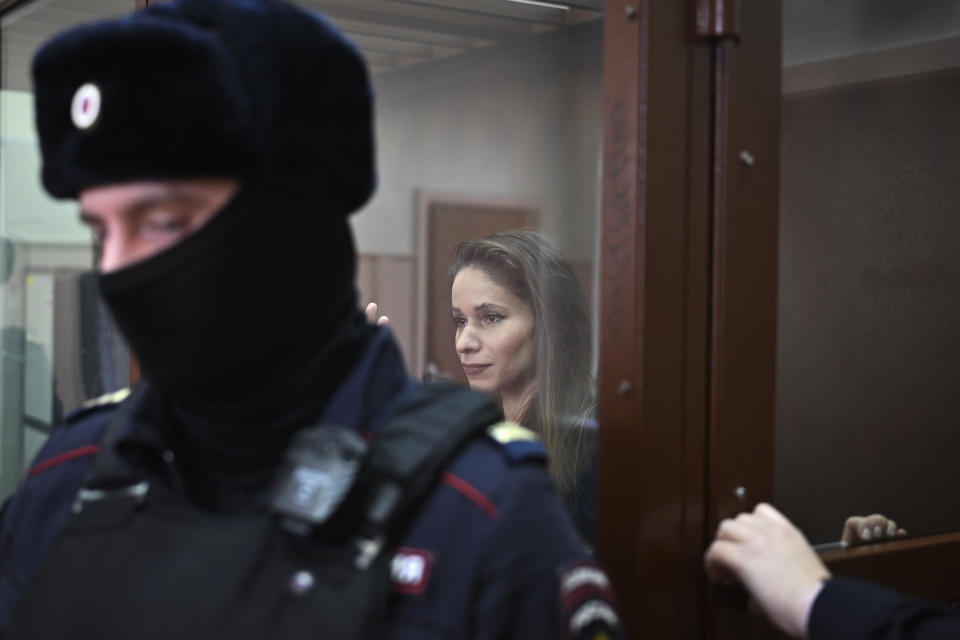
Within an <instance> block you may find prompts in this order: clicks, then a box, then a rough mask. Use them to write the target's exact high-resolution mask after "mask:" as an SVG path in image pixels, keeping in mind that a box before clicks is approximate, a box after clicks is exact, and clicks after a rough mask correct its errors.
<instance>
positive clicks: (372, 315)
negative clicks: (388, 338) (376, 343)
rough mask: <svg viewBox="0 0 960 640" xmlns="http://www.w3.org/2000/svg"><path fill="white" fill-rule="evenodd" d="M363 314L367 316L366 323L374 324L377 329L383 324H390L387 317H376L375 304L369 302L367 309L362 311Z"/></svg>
mask: <svg viewBox="0 0 960 640" xmlns="http://www.w3.org/2000/svg"><path fill="white" fill-rule="evenodd" d="M364 313H366V314H367V322H369V323H370V324H373V323H376V324H377V326H378V327H381V326H383V325H385V324H390V318H388V317H387V316H380V317H379V318H378V317H377V303H376V302H371V303H370V304H368V305H367V308H366V309H365V310H364Z"/></svg>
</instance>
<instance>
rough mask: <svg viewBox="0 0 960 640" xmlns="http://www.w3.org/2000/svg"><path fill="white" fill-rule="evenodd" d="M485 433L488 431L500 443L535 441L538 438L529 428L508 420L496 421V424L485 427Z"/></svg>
mask: <svg viewBox="0 0 960 640" xmlns="http://www.w3.org/2000/svg"><path fill="white" fill-rule="evenodd" d="M487 433H489V434H490V437H491V438H493V439H494V440H496V441H497V442H499V443H500V444H507V443H509V442H516V441H517V440H533V441H537V440H539V439H540V438H539V437H538V436H537V434H536V433H534V432H533V431H531V430H530V429H527V428H526V427H523V426H521V425H519V424H517V423H516V422H510V421H509V420H504V421H503V422H498V423H497V424H495V425H492V426H490V427H489V428H488V429H487Z"/></svg>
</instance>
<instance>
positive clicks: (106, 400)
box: [65, 389, 130, 422]
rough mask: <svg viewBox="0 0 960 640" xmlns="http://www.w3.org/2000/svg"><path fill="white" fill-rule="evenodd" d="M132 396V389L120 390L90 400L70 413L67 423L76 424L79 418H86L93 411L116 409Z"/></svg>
mask: <svg viewBox="0 0 960 640" xmlns="http://www.w3.org/2000/svg"><path fill="white" fill-rule="evenodd" d="M129 395H130V389H120V390H119V391H113V392H111V393H105V394H103V395H102V396H97V397H96V398H90V399H89V400H87V401H86V402H84V403H83V404H81V405H80V406H79V407H77V408H76V409H75V410H73V411H72V412H70V414H68V415H67V417H66V420H65V421H66V422H74V421H76V419H77V418H80V417H81V416H85V415H87V414H88V413H90V412H91V411H93V410H96V409H105V408H108V407H115V406H116V405H118V404H120V403H121V402H123V401H124V400H126V399H127V396H129Z"/></svg>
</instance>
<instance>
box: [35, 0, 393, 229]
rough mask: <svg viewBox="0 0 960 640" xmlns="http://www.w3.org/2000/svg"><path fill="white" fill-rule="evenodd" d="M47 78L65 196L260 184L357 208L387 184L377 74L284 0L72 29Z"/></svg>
mask: <svg viewBox="0 0 960 640" xmlns="http://www.w3.org/2000/svg"><path fill="white" fill-rule="evenodd" d="M267 27H268V28H267ZM33 77H34V87H35V97H36V119H37V128H38V130H39V133H40V146H41V151H42V155H43V184H44V186H45V187H46V189H47V190H48V191H49V192H50V193H51V194H52V195H53V196H55V197H59V198H76V197H77V195H78V194H79V192H80V191H82V190H83V189H85V188H87V187H90V186H96V185H104V184H112V183H120V182H128V181H132V180H152V179H178V178H180V179H182V178H198V177H211V178H214V177H238V178H241V179H245V178H250V177H260V178H264V179H267V180H269V179H273V178H276V179H279V180H282V181H290V180H291V179H293V180H296V181H307V182H308V183H309V184H310V186H311V188H315V189H316V192H317V195H318V197H322V198H323V199H324V201H325V202H327V203H329V204H338V205H339V206H335V207H328V208H326V210H330V209H331V208H332V209H333V210H336V211H339V212H340V213H348V212H350V211H353V210H355V209H357V208H359V207H360V206H361V205H362V204H363V203H364V202H365V201H366V200H367V198H369V196H370V194H371V193H372V191H373V188H374V183H375V168H374V152H373V129H372V97H371V89H370V84H369V79H368V75H367V70H366V65H365V64H364V61H363V59H362V57H361V55H360V54H359V52H358V51H357V50H356V49H355V48H354V46H353V45H351V44H350V43H349V42H347V41H346V40H345V39H344V38H343V37H342V36H341V35H340V34H339V33H338V32H337V31H336V30H335V29H334V28H333V27H332V26H331V25H330V24H328V23H327V22H326V21H325V20H324V19H323V18H322V17H320V16H319V15H316V14H311V13H308V12H306V11H304V10H301V9H299V8H297V7H294V6H292V5H289V4H286V3H283V2H279V1H276V0H174V1H173V2H169V3H163V4H158V5H155V6H151V7H149V8H148V9H146V10H144V11H140V12H137V13H135V14H131V15H129V16H126V17H124V18H120V19H116V20H108V21H103V22H98V23H94V24H90V25H86V26H81V27H77V28H74V29H70V30H68V31H65V32H63V33H61V34H60V35H58V36H56V37H55V38H53V39H52V40H51V41H50V42H48V43H47V44H46V45H44V46H43V47H42V49H41V50H40V51H39V52H38V54H37V56H36V58H35V59H34V64H33Z"/></svg>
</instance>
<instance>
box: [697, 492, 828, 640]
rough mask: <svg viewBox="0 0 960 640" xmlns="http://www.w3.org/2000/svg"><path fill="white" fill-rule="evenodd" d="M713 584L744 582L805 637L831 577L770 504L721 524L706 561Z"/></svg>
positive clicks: (777, 620)
mask: <svg viewBox="0 0 960 640" xmlns="http://www.w3.org/2000/svg"><path fill="white" fill-rule="evenodd" d="M704 566H705V567H706V570H707V576H709V578H710V579H711V580H713V581H716V582H722V583H731V582H734V581H739V582H740V583H741V584H742V585H743V586H744V587H745V588H746V590H747V591H748V592H749V593H750V595H751V596H752V597H753V599H754V601H755V602H756V603H757V605H759V607H760V609H761V610H762V611H763V613H764V614H765V615H766V616H767V617H768V618H769V619H770V621H771V622H773V623H774V624H775V625H777V626H778V627H779V628H780V629H782V630H783V631H784V632H786V633H787V634H788V635H790V636H793V637H795V638H803V637H804V634H805V632H806V627H807V619H808V618H809V616H810V609H811V607H812V605H813V601H814V599H815V598H816V596H817V594H818V593H820V588H821V585H822V583H823V580H824V579H826V578H829V577H830V572H829V571H827V568H826V567H825V566H823V563H822V562H820V558H819V557H817V554H816V552H815V551H814V550H813V549H812V548H811V547H810V545H809V544H808V543H807V540H806V538H804V537H803V534H802V533H800V530H799V529H797V528H796V527H795V526H793V524H792V523H791V522H790V521H789V520H787V518H786V517H785V516H784V515H783V514H782V513H780V512H779V511H777V510H776V509H774V508H773V507H772V506H770V505H769V504H763V503H761V504H758V505H757V507H756V509H754V510H753V513H741V514H740V515H738V516H737V517H736V518H734V519H726V520H724V521H723V522H721V523H720V526H719V528H718V529H717V536H716V538H715V539H714V541H713V543H712V544H711V545H710V548H709V549H707V553H706V555H705V557H704Z"/></svg>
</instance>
